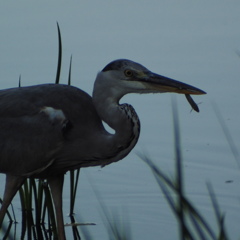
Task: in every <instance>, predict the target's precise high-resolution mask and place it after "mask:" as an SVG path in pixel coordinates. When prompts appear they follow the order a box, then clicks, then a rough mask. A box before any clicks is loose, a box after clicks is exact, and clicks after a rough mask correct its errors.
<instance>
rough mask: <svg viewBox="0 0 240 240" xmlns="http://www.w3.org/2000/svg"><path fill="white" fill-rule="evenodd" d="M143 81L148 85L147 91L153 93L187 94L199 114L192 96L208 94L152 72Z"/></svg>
mask: <svg viewBox="0 0 240 240" xmlns="http://www.w3.org/2000/svg"><path fill="white" fill-rule="evenodd" d="M141 81H143V82H144V84H146V87H147V89H149V90H151V91H152V92H173V93H179V94H185V96H186V98H187V100H188V102H189V104H190V105H191V107H192V108H193V110H195V111H196V112H199V108H198V106H197V104H196V103H195V102H194V100H193V99H192V97H191V96H190V95H201V94H206V92H204V91H203V90H201V89H199V88H196V87H193V86H191V85H189V84H186V83H183V82H180V81H176V80H174V79H171V78H168V77H164V76H161V75H158V74H156V73H152V72H150V71H149V72H147V73H145V74H144V76H142V77H141Z"/></svg>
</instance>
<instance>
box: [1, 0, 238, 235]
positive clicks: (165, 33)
mask: <svg viewBox="0 0 240 240" xmlns="http://www.w3.org/2000/svg"><path fill="white" fill-rule="evenodd" d="M239 5H240V3H239V2H237V1H235V2H232V3H231V4H230V3H225V1H218V2H217V5H216V4H214V3H209V2H206V3H204V2H201V3H200V2H199V3H192V2H190V1H185V2H181V3H179V2H178V1H172V2H171V3H170V2H168V3H159V2H158V1H152V2H151V3H149V2H145V1H136V2H132V3H129V1H122V2H121V3H112V2H110V1H106V2H104V3H103V2H102V3H99V2H97V1H95V4H93V3H92V2H91V3H64V2H61V3H60V2H54V1H53V2H51V3H46V4H43V3H41V4H40V3H35V2H34V3H33V2H30V1H29V2H26V3H21V4H19V5H18V3H14V4H12V5H11V3H5V4H3V3H1V4H0V32H1V33H0V34H1V42H0V52H1V55H0V81H1V88H7V87H15V86H17V84H18V77H19V74H21V76H22V85H23V86H25V85H33V84H40V83H45V82H54V79H55V72H56V59H57V32H56V21H58V22H59V24H60V27H61V31H62V39H63V58H64V61H63V71H62V82H66V78H67V74H68V65H69V58H70V55H71V54H73V72H72V78H73V81H72V84H73V85H75V86H78V87H80V88H82V89H84V90H86V91H87V92H88V93H90V94H91V91H92V85H93V82H94V78H95V75H96V73H97V71H99V70H101V69H102V68H103V67H104V66H105V65H106V64H107V63H108V62H109V61H111V60H113V59H117V58H129V59H132V60H135V61H138V62H140V63H142V64H144V65H145V66H146V67H148V68H149V69H150V70H152V71H154V72H158V73H160V74H162V75H166V76H169V77H172V78H175V79H178V80H180V81H184V82H186V83H189V84H192V85H194V86H196V87H199V88H201V89H203V90H205V91H206V92H207V93H208V94H207V95H206V96H198V97H194V99H195V101H196V102H197V103H201V104H199V107H200V113H199V114H198V113H195V112H190V110H191V109H190V106H189V104H188V103H187V101H186V99H185V97H184V96H177V102H178V110H179V118H180V126H181V140H182V151H183V158H184V163H183V166H184V177H185V191H186V194H187V196H188V197H189V198H190V199H191V200H192V202H193V203H194V204H195V206H197V208H198V209H199V210H201V212H202V213H203V215H204V216H205V217H206V218H207V219H208V220H209V222H210V223H211V224H212V226H213V227H215V228H216V224H215V218H214V214H213V212H212V207H211V203H210V199H209V196H208V193H207V189H206V182H207V181H208V182H211V183H212V185H213V188H214V191H215V193H216V196H217V199H218V201H219V205H220V207H221V209H222V211H223V212H224V213H225V214H226V226H227V229H228V234H229V236H230V237H231V239H236V238H237V237H238V238H239V236H240V230H239V222H240V215H239V211H240V191H239V189H240V188H239V185H240V169H239V168H238V166H237V163H236V161H235V159H234V157H233V155H232V153H231V151H230V148H229V146H228V144H227V141H226V139H225V137H224V134H223V131H222V129H221V127H220V125H219V123H218V121H217V117H216V115H215V113H214V111H213V107H212V101H214V102H216V103H217V105H218V107H219V109H220V111H221V113H222V115H223V118H224V121H225V123H226V124H227V127H228V128H229V131H230V133H231V136H232V138H233V140H234V143H235V144H236V146H237V148H238V149H239V144H240V138H239V136H240V130H239V122H240V115H239V109H238V106H239V104H240V98H239V87H240V85H239V79H240V58H239V57H238V55H237V54H236V52H235V51H236V50H238V49H240V35H239V33H238V32H237V29H238V28H239V22H240V15H239V11H238V9H239V7H240V6H239ZM122 102H128V103H130V104H132V105H133V106H134V107H135V109H136V111H137V113H138V114H139V117H140V120H141V124H142V132H141V136H140V140H139V143H138V144H137V146H136V147H135V149H134V150H133V151H132V152H131V154H130V155H129V156H128V157H127V158H126V159H124V160H122V161H120V162H118V163H114V164H112V165H110V166H107V167H105V168H98V167H95V168H89V169H82V171H81V176H80V183H79V189H78V195H77V200H76V208H75V212H76V218H77V220H78V221H80V222H93V223H96V224H97V225H96V226H87V227H86V226H84V227H85V228H88V230H89V231H90V233H91V235H92V236H93V238H94V239H107V231H106V228H105V226H104V221H103V219H102V217H101V214H100V212H101V211H100V206H99V202H98V199H97V196H96V195H95V194H94V191H93V189H97V191H98V192H99V194H100V195H101V198H102V199H103V201H104V203H105V204H106V206H107V207H108V208H109V209H110V210H112V211H113V212H116V213H117V214H118V215H119V218H120V219H122V220H123V221H124V223H126V225H128V226H130V228H131V233H132V238H133V239H159V236H163V237H164V239H176V238H177V236H178V227H177V222H176V220H175V218H174V216H173V214H172V212H171V211H170V209H169V207H168V205H167V203H166V201H165V198H164V196H163V194H162V193H161V191H160V190H159V188H158V186H157V184H156V183H155V179H154V177H153V176H152V174H151V171H150V170H149V168H148V167H147V165H146V164H145V163H144V162H143V161H142V160H141V159H139V158H138V156H137V153H139V152H143V153H146V154H148V155H149V156H150V157H151V159H153V161H154V162H156V163H157V164H158V166H159V167H160V168H161V169H162V170H164V171H165V172H166V173H168V174H169V175H170V176H173V175H174V152H173V127H172V112H171V95H170V94H162V95H141V96H137V95H129V96H126V97H125V98H124V99H123V100H122ZM0 179H1V182H2V185H1V186H2V187H0V194H1V196H2V192H3V182H4V176H3V175H1V178H0ZM68 179H69V176H68V175H66V181H65V188H64V196H63V197H64V213H65V215H66V218H65V222H69V219H68V217H67V213H68V206H69V190H68V186H69V183H68ZM228 182H229V183H228ZM13 203H14V207H15V209H16V214H17V217H18V218H19V216H20V213H21V212H20V209H19V207H20V205H19V199H18V197H16V198H15V199H14V202H13ZM18 228H19V229H20V226H18ZM67 233H68V234H69V238H70V237H71V230H70V229H69V230H67Z"/></svg>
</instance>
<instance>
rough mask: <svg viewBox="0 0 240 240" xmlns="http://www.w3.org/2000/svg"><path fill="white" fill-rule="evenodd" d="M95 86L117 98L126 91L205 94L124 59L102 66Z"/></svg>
mask: <svg viewBox="0 0 240 240" xmlns="http://www.w3.org/2000/svg"><path fill="white" fill-rule="evenodd" d="M95 87H97V88H102V89H106V88H107V89H108V90H110V91H111V95H112V96H113V95H114V96H115V97H116V98H118V99H120V98H121V97H122V96H123V95H125V94H127V93H164V92H174V93H180V94H187V95H189V94H194V95H199V94H205V92H204V91H202V90H201V89H199V88H196V87H193V86H191V85H188V84H185V83H182V82H179V81H176V80H173V79H171V78H167V77H164V76H161V75H159V74H156V73H153V72H151V71H149V70H148V69H147V68H145V67H144V66H142V65H140V64H138V63H136V62H133V61H130V60H126V59H119V60H115V61H113V62H111V63H109V64H108V65H107V66H106V67H105V68H103V70H102V71H101V72H99V73H98V76H97V79H96V82H95Z"/></svg>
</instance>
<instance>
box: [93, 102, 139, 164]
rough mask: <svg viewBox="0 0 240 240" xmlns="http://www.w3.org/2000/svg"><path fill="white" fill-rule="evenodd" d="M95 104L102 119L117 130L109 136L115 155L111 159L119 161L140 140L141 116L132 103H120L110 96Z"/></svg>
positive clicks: (110, 145)
mask: <svg viewBox="0 0 240 240" xmlns="http://www.w3.org/2000/svg"><path fill="white" fill-rule="evenodd" d="M94 105H95V107H96V109H97V111H98V114H99V116H100V117H101V119H102V120H103V121H104V122H106V123H107V124H108V125H109V126H110V127H111V128H112V129H114V130H115V133H114V134H110V137H109V140H110V141H109V142H110V143H109V149H111V155H112V156H114V157H113V159H112V160H111V161H118V160H120V159H122V158H124V157H125V156H126V155H127V154H128V153H129V152H130V151H131V150H132V149H133V147H134V146H135V145H136V143H137V141H138V138H139V134H140V121H139V118H138V116H137V114H136V112H135V110H134V108H133V107H132V106H131V105H129V104H121V105H119V104H118V103H117V102H116V101H112V99H110V98H105V99H104V100H103V99H102V101H97V102H94Z"/></svg>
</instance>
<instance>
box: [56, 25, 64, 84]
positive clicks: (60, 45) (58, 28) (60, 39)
mask: <svg viewBox="0 0 240 240" xmlns="http://www.w3.org/2000/svg"><path fill="white" fill-rule="evenodd" d="M57 30H58V65H57V73H56V80H55V83H56V84H59V82H60V74H61V66H62V38H61V31H60V27H59V25H58V22H57Z"/></svg>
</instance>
